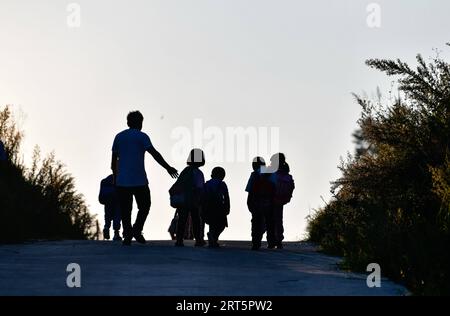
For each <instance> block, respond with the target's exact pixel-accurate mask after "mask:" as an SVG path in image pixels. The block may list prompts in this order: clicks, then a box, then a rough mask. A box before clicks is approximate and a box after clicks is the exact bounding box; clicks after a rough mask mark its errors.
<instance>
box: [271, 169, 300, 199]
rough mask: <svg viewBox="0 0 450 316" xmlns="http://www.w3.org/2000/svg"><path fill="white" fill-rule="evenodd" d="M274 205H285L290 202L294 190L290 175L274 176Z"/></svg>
mask: <svg viewBox="0 0 450 316" xmlns="http://www.w3.org/2000/svg"><path fill="white" fill-rule="evenodd" d="M275 176H276V178H275V179H276V185H275V188H276V189H275V203H276V204H278V205H286V204H288V203H289V202H290V201H291V198H292V193H293V192H294V189H295V184H294V180H293V179H292V176H291V175H290V174H278V173H277V174H276V175H275Z"/></svg>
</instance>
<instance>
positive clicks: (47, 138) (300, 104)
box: [0, 0, 450, 240]
mask: <svg viewBox="0 0 450 316" xmlns="http://www.w3.org/2000/svg"><path fill="white" fill-rule="evenodd" d="M69 3H70V1H57V0H53V1H50V0H47V1H45V0H40V1H31V0H29V1H22V0H11V1H8V0H0V45H1V46H0V106H3V105H6V104H12V105H14V108H15V109H16V110H17V111H22V112H23V113H25V114H26V119H25V120H24V123H23V128H24V129H25V131H26V140H25V143H24V152H25V158H26V159H27V160H29V157H30V155H31V150H32V148H33V146H34V145H35V144H39V145H40V146H41V148H42V150H43V151H44V152H50V151H52V150H54V151H55V152H56V155H57V157H58V158H59V159H61V160H62V161H63V162H64V163H65V164H66V165H67V168H68V170H69V171H70V172H71V173H72V174H73V175H74V176H75V178H76V181H77V188H78V190H79V191H80V192H82V193H83V194H85V196H86V198H87V201H88V203H89V205H90V210H91V211H92V212H93V213H96V214H99V219H101V222H103V217H102V216H103V215H102V214H103V212H102V207H101V205H99V204H98V202H97V194H98V187H99V182H100V180H101V179H102V178H103V177H105V176H107V175H108V174H109V166H110V150H111V145H112V141H113V138H114V136H115V134H116V133H118V132H120V131H121V130H123V129H125V128H126V121H125V117H126V114H127V113H128V111H129V110H135V109H138V110H141V111H142V113H143V114H144V116H145V121H144V131H146V132H147V133H148V134H149V135H150V137H151V139H152V141H153V143H154V145H155V147H156V148H157V149H158V150H159V151H160V152H161V153H162V154H163V156H165V157H166V158H167V160H168V161H169V163H171V164H173V165H174V166H175V167H177V168H178V169H179V170H181V169H182V168H183V167H184V163H183V161H179V159H177V157H176V156H175V155H174V154H173V152H174V147H176V145H177V143H178V142H179V139H177V138H174V137H173V136H176V135H177V131H178V132H179V131H185V132H186V131H187V132H189V131H190V132H191V133H190V136H192V137H193V138H194V137H197V136H195V135H194V134H195V133H196V132H194V120H196V119H199V120H201V121H197V122H201V123H202V126H203V127H202V128H201V131H204V130H208V128H209V131H214V132H213V134H214V133H215V134H214V135H217V134H220V133H223V135H225V131H226V128H227V127H242V128H245V129H248V128H250V129H254V130H258V131H259V132H258V137H260V138H261V137H263V136H262V134H263V133H262V132H261V131H264V130H270V129H273V128H275V129H278V131H279V140H280V142H279V147H280V150H281V151H283V152H285V153H286V155H287V160H288V162H289V163H290V165H291V170H292V174H293V176H294V179H295V181H296V185H297V190H296V191H295V195H294V198H293V200H292V202H291V204H289V205H288V206H287V207H286V208H285V229H286V238H287V239H288V240H296V239H299V238H302V237H304V232H305V226H306V219H305V217H306V216H308V215H309V214H310V213H311V212H313V209H314V208H317V207H320V206H321V205H323V202H322V200H321V197H320V196H321V195H322V196H323V197H324V199H325V200H327V199H329V198H330V193H329V190H330V181H332V180H334V179H336V178H337V177H338V176H339V171H338V169H337V165H338V164H339V160H340V157H341V156H343V157H345V156H346V154H347V152H348V151H351V152H352V151H353V147H354V146H353V144H352V138H351V133H352V132H353V131H354V130H355V128H356V127H357V124H356V121H357V119H358V117H359V114H360V108H359V107H358V105H357V104H356V103H355V102H354V101H353V99H352V96H351V93H352V92H356V93H362V92H363V91H366V92H367V93H368V95H371V94H372V93H373V92H374V91H375V90H376V87H377V86H379V87H380V88H381V91H382V92H387V91H388V90H389V88H390V82H391V80H392V79H388V78H386V77H384V75H381V74H379V73H378V72H377V71H374V70H371V69H369V68H367V67H366V66H365V65H364V61H365V60H366V59H367V58H372V57H380V58H402V59H404V60H406V61H413V60H414V56H415V54H416V53H419V52H420V53H423V54H424V55H425V56H433V51H432V49H433V48H438V49H443V50H444V53H443V55H447V56H448V50H447V51H446V49H445V45H444V44H445V43H446V42H449V41H450V37H449V33H448V31H449V30H450V19H449V18H448V13H449V12H450V2H449V1H446V0H440V1H439V0H434V1H423V0H417V1H411V0H401V1H400V0H389V1H378V2H376V3H377V4H379V5H380V8H381V27H380V28H376V27H375V28H371V27H369V25H368V24H367V17H368V15H369V14H370V13H368V12H367V11H366V9H367V5H368V4H370V3H371V1H361V0H353V1H335V0H328V1H324V0H320V1H317V0H315V1H300V0H296V1H294V0H292V1H287V0H280V1H274V0H270V1H269V0H208V1H207V0H190V1H188V0H161V1H154V0H145V1H143V0H142V1H138V0H133V1H111V0H108V1H103V0H89V1H77V2H76V3H77V4H79V5H80V8H81V15H80V16H81V20H80V21H81V24H80V27H69V26H74V25H73V24H70V25H68V24H67V17H68V15H69V14H70V13H69V12H68V11H67V5H68V4H69ZM70 21H73V20H70ZM371 21H372V22H373V20H371ZM211 128H212V129H211ZM210 136H211V135H210ZM224 137H225V138H226V136H224ZM275 138H277V139H278V137H275ZM269 140H270V139H269ZM200 141H203V144H208V142H209V144H210V142H211V139H201V140H200ZM259 141H261V139H259ZM263 142H264V139H263ZM178 144H179V143H178ZM224 149H225V150H227V148H224ZM266 158H267V159H268V158H270V157H269V156H267V155H266ZM206 159H207V160H208V155H207V157H206ZM146 165H147V172H148V175H149V180H150V189H151V192H152V203H153V205H152V208H151V211H150V216H149V218H148V220H147V224H146V226H145V231H144V233H145V236H146V238H148V239H167V238H168V236H169V235H168V234H167V228H168V226H169V223H170V220H171V218H172V217H173V213H174V210H173V209H171V208H170V206H169V203H168V202H169V199H168V193H167V190H168V189H169V187H170V185H171V183H172V180H171V179H170V177H169V176H168V175H167V174H166V173H165V170H163V169H161V168H160V167H159V166H158V165H157V164H156V162H155V161H154V160H153V159H152V158H151V157H150V156H148V157H147V163H146ZM217 165H221V166H223V167H225V169H226V171H227V177H226V179H225V181H226V182H227V184H228V186H229V189H230V194H231V203H232V209H231V216H230V219H229V223H230V227H229V228H228V229H227V230H226V231H225V232H224V233H223V236H222V238H223V239H249V238H250V214H249V212H248V210H247V208H246V204H245V199H246V196H245V194H244V188H245V184H246V181H247V178H248V175H249V173H250V171H251V165H250V162H245V163H244V162H240V161H238V159H235V161H230V160H227V161H214V162H209V163H207V165H206V166H205V167H204V168H203V171H204V173H205V178H207V179H209V178H210V171H211V169H212V168H213V167H214V166H217ZM134 214H136V212H134Z"/></svg>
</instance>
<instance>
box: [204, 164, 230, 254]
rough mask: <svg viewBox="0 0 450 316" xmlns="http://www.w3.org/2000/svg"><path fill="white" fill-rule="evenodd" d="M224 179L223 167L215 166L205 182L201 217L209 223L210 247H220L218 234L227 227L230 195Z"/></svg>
mask: <svg viewBox="0 0 450 316" xmlns="http://www.w3.org/2000/svg"><path fill="white" fill-rule="evenodd" d="M223 179H225V169H223V168H221V167H215V168H214V169H213V170H212V173H211V180H209V181H208V182H206V184H205V205H204V208H203V213H202V216H203V219H204V220H205V222H206V223H207V224H208V225H209V233H208V241H209V247H210V248H218V247H220V245H219V243H218V240H219V236H220V234H221V233H222V232H223V231H224V229H225V227H228V221H227V216H228V215H229V214H230V197H229V195H228V188H227V185H226V183H225V182H224V181H223Z"/></svg>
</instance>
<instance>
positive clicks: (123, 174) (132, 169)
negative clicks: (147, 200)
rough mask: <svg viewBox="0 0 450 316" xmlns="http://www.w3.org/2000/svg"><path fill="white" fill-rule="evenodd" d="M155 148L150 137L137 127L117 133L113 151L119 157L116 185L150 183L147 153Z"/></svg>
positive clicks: (131, 185)
mask: <svg viewBox="0 0 450 316" xmlns="http://www.w3.org/2000/svg"><path fill="white" fill-rule="evenodd" d="M152 148H153V145H152V142H151V141H150V137H149V136H148V135H147V134H145V133H144V132H141V131H140V130H137V129H132V128H130V129H127V130H124V131H123V132H121V133H119V134H117V136H116V138H115V139H114V143H113V147H112V151H113V153H115V154H117V156H118V157H119V161H118V171H117V178H116V185H117V186H119V187H138V186H145V185H148V179H147V173H146V172H145V153H146V152H147V151H149V150H151V149H152Z"/></svg>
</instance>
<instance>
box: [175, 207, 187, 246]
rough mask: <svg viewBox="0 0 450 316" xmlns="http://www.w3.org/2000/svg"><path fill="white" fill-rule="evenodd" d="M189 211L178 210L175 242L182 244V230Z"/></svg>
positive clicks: (184, 209)
mask: <svg viewBox="0 0 450 316" xmlns="http://www.w3.org/2000/svg"><path fill="white" fill-rule="evenodd" d="M188 215H189V210H187V209H186V208H182V209H178V216H179V217H178V224H177V235H176V237H177V241H178V242H182V241H183V238H184V230H185V228H186V222H187V220H188Z"/></svg>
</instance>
